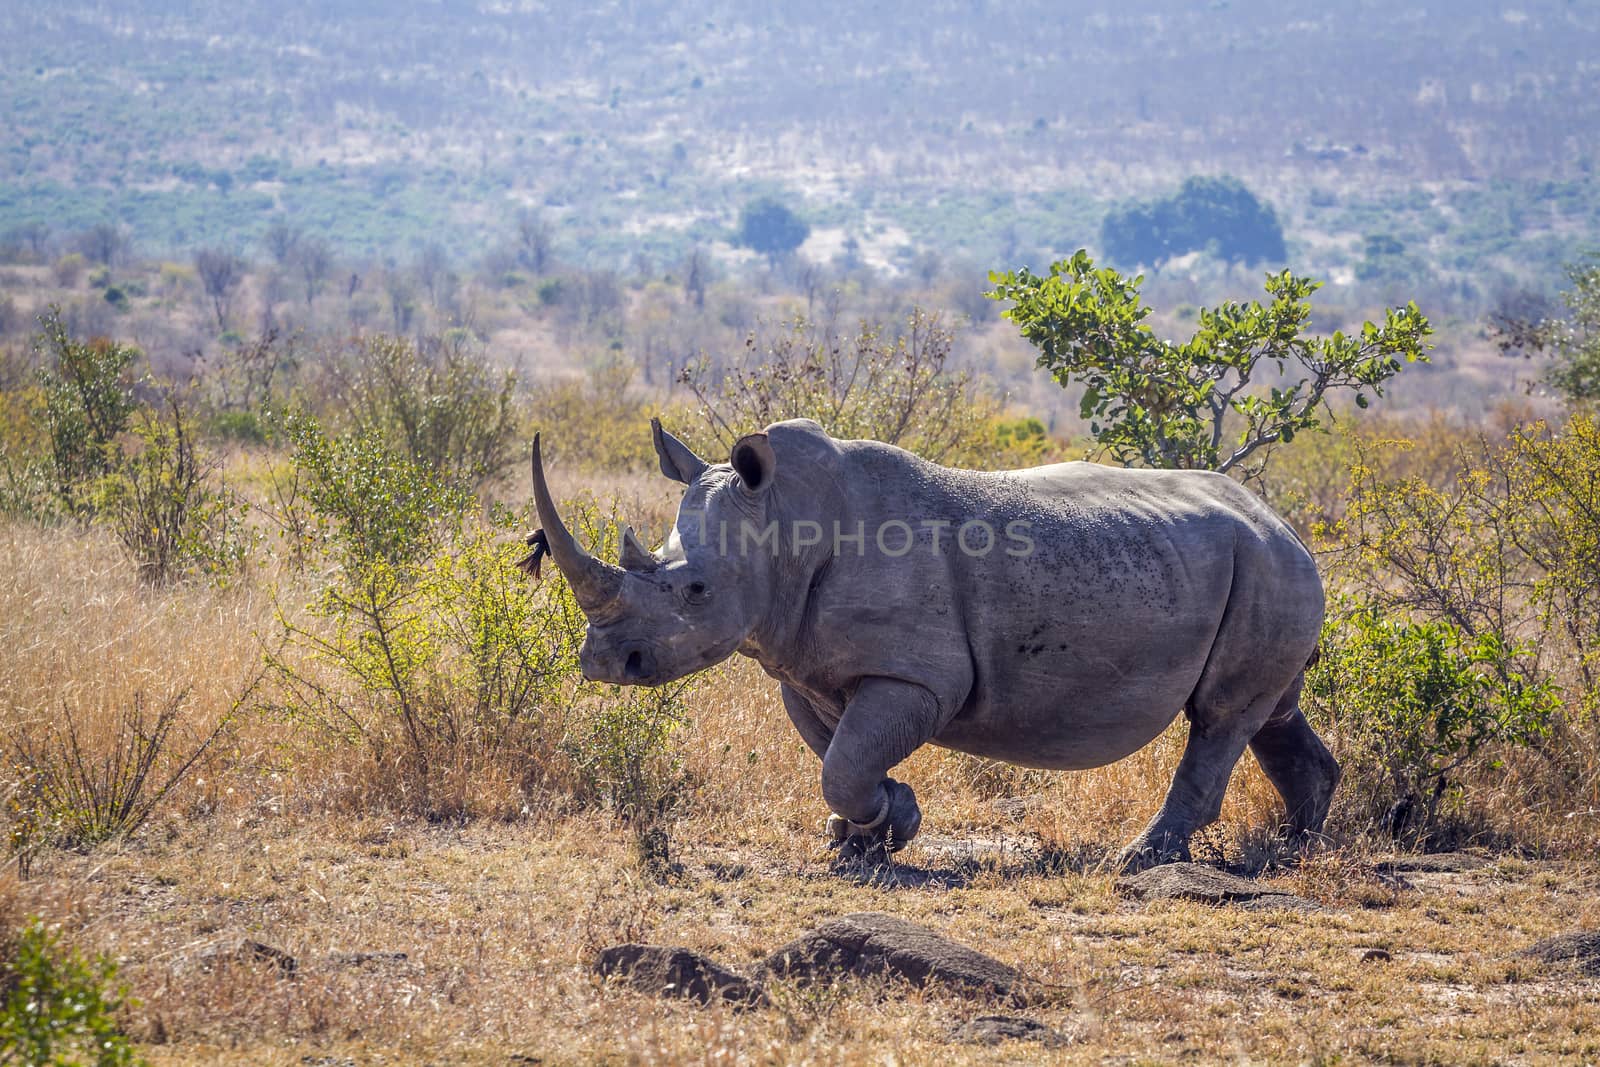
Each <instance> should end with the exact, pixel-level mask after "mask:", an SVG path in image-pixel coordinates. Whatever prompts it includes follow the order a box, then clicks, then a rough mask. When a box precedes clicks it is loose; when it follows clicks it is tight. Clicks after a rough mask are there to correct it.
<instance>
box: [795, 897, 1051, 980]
mask: <svg viewBox="0 0 1600 1067" xmlns="http://www.w3.org/2000/svg"><path fill="white" fill-rule="evenodd" d="M763 969H764V970H765V971H766V973H768V974H771V975H775V976H778V977H783V978H793V979H797V980H799V981H802V982H808V983H809V982H828V981H832V980H833V979H834V978H837V977H840V976H843V975H854V976H858V977H874V976H876V977H887V978H900V979H904V980H906V981H908V982H911V983H912V984H913V985H918V986H925V985H945V986H950V987H953V988H955V989H958V990H961V991H963V992H969V993H987V994H992V995H995V996H1000V997H1009V998H1011V999H1013V1000H1015V1001H1018V1002H1020V1001H1022V1000H1023V999H1025V998H1024V993H1023V988H1022V987H1023V976H1022V975H1021V974H1020V973H1019V972H1018V971H1017V970H1015V969H1014V968H1012V967H1008V966H1006V965H1005V964H1004V963H1001V962H1000V961H999V960H997V959H994V958H993V957H992V956H986V955H984V954H983V953H981V952H978V951H976V950H974V949H970V948H967V947H966V946H965V945H960V944H957V943H956V942H954V941H951V940H950V939H949V938H946V937H944V936H942V935H940V934H938V933H936V932H935V931H933V930H931V929H929V928H928V927H926V926H922V925H920V924H918V923H914V922H907V921H906V920H905V919H901V918H897V917H896V916H893V915H886V914H884V913H883V912H875V911H869V912H858V913H856V914H854V915H845V916H842V917H840V918H837V919H830V920H829V921H827V922H825V923H823V924H822V925H821V926H819V927H817V928H816V929H815V930H812V931H810V932H808V933H805V934H802V935H801V936H800V937H798V938H796V939H795V940H793V941H791V942H789V943H788V944H787V945H784V946H783V947H782V948H780V949H778V950H777V951H776V952H774V953H772V955H770V956H768V957H767V960H766V962H765V963H764V964H763Z"/></svg>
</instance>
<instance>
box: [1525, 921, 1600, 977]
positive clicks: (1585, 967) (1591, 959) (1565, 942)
mask: <svg viewBox="0 0 1600 1067" xmlns="http://www.w3.org/2000/svg"><path fill="white" fill-rule="evenodd" d="M1517 955H1519V956H1524V957H1527V958H1529V959H1535V960H1538V961H1539V962H1540V963H1549V964H1557V965H1570V966H1576V967H1577V969H1578V970H1579V971H1581V972H1582V973H1584V974H1586V975H1588V976H1589V977H1591V978H1600V932H1596V931H1584V932H1580V933H1575V934H1562V935H1560V936H1559V937H1549V938H1546V939H1545V940H1543V941H1540V942H1539V943H1538V944H1535V945H1530V946H1528V947H1527V948H1525V949H1523V950H1522V951H1521V952H1519V953H1517Z"/></svg>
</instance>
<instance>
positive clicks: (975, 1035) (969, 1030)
mask: <svg viewBox="0 0 1600 1067" xmlns="http://www.w3.org/2000/svg"><path fill="white" fill-rule="evenodd" d="M950 1037H951V1038H952V1039H953V1040H955V1041H961V1042H965V1043H966V1044H968V1045H998V1044H1000V1043H1001V1042H1002V1041H1037V1042H1039V1043H1040V1044H1042V1045H1044V1047H1045V1048H1059V1047H1061V1046H1062V1045H1065V1044H1066V1043H1067V1040H1068V1039H1067V1037H1066V1035H1064V1034H1062V1033H1060V1032H1059V1031H1056V1030H1052V1029H1050V1027H1048V1026H1046V1025H1045V1024H1044V1023H1041V1022H1039V1021H1038V1020H1036V1019H1029V1018H1025V1017H1024V1016H1021V1015H980V1016H978V1017H977V1018H975V1019H968V1020H967V1021H966V1022H964V1023H962V1024H961V1025H960V1026H958V1027H956V1028H955V1029H954V1030H953V1031H951V1034H950Z"/></svg>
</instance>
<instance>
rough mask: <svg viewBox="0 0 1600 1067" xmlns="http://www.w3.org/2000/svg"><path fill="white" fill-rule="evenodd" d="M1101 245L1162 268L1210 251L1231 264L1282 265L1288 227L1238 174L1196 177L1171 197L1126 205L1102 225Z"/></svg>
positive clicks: (1124, 259)
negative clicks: (1176, 259) (1282, 224)
mask: <svg viewBox="0 0 1600 1067" xmlns="http://www.w3.org/2000/svg"><path fill="white" fill-rule="evenodd" d="M1100 246H1101V247H1102V248H1104V249H1105V251H1106V255H1108V256H1110V257H1111V259H1112V260H1114V261H1115V262H1118V263H1124V264H1128V265H1131V266H1132V265H1138V264H1144V263H1147V264H1149V265H1151V266H1160V265H1161V264H1162V263H1164V262H1165V261H1167V260H1169V259H1174V258H1176V257H1178V256H1184V255H1188V254H1189V253H1191V252H1205V253H1208V254H1209V255H1211V256H1213V257H1215V258H1217V259H1220V260H1222V261H1223V262H1225V263H1252V264H1253V263H1261V262H1266V263H1282V262H1283V261H1284V260H1285V259H1286V258H1287V257H1288V254H1289V253H1288V251H1287V250H1286V248H1285V247H1284V243H1283V227H1282V226H1281V225H1280V224H1279V223H1278V216H1277V215H1276V214H1275V213H1274V212H1273V210H1272V208H1270V207H1268V206H1267V205H1265V204H1263V203H1262V202H1261V201H1260V200H1257V199H1256V197H1255V195H1254V194H1253V193H1251V192H1250V190H1249V189H1246V188H1245V187H1244V183H1243V182H1241V181H1239V180H1238V179H1237V178H1230V177H1221V178H1190V179H1189V180H1188V181H1186V182H1184V183H1183V188H1181V189H1179V190H1178V191H1177V192H1176V193H1174V194H1172V195H1171V196H1167V197H1162V198H1160V199H1157V200H1151V201H1147V202H1143V203H1132V204H1125V205H1123V206H1121V207H1118V208H1115V209H1113V210H1112V211H1110V212H1108V213H1107V214H1106V218H1105V221H1104V222H1103V223H1101V224H1100Z"/></svg>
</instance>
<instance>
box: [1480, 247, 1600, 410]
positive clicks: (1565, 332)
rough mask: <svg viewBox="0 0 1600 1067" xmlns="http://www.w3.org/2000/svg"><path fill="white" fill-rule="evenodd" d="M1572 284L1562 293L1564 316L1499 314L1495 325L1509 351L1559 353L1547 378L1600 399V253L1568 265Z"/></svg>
mask: <svg viewBox="0 0 1600 1067" xmlns="http://www.w3.org/2000/svg"><path fill="white" fill-rule="evenodd" d="M1567 277H1568V278H1569V279H1570V280H1571V282H1572V288H1570V289H1568V290H1567V291H1566V292H1564V293H1562V294H1561V300H1562V302H1563V303H1565V304H1566V305H1567V314H1566V315H1565V316H1564V317H1560V318H1557V317H1546V318H1541V319H1537V320H1530V319H1525V318H1520V317H1517V316H1507V315H1502V316H1498V317H1497V319H1496V321H1495V322H1494V324H1493V326H1494V329H1495V331H1496V332H1497V333H1498V334H1499V340H1500V347H1501V349H1502V350H1504V351H1506V352H1508V353H1516V352H1521V353H1523V354H1524V355H1529V356H1531V355H1533V354H1535V353H1544V354H1547V355H1549V356H1551V357H1553V359H1554V363H1553V365H1552V366H1551V368H1550V370H1549V372H1548V374H1547V375H1546V381H1547V382H1548V383H1549V384H1550V386H1551V387H1552V388H1553V389H1555V390H1556V392H1558V393H1560V394H1561V395H1562V396H1564V397H1566V398H1567V399H1568V400H1569V401H1571V402H1572V403H1574V404H1594V403H1595V402H1597V401H1600V255H1593V256H1590V257H1589V259H1588V260H1587V261H1585V262H1580V263H1572V264H1568V266H1567Z"/></svg>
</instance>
